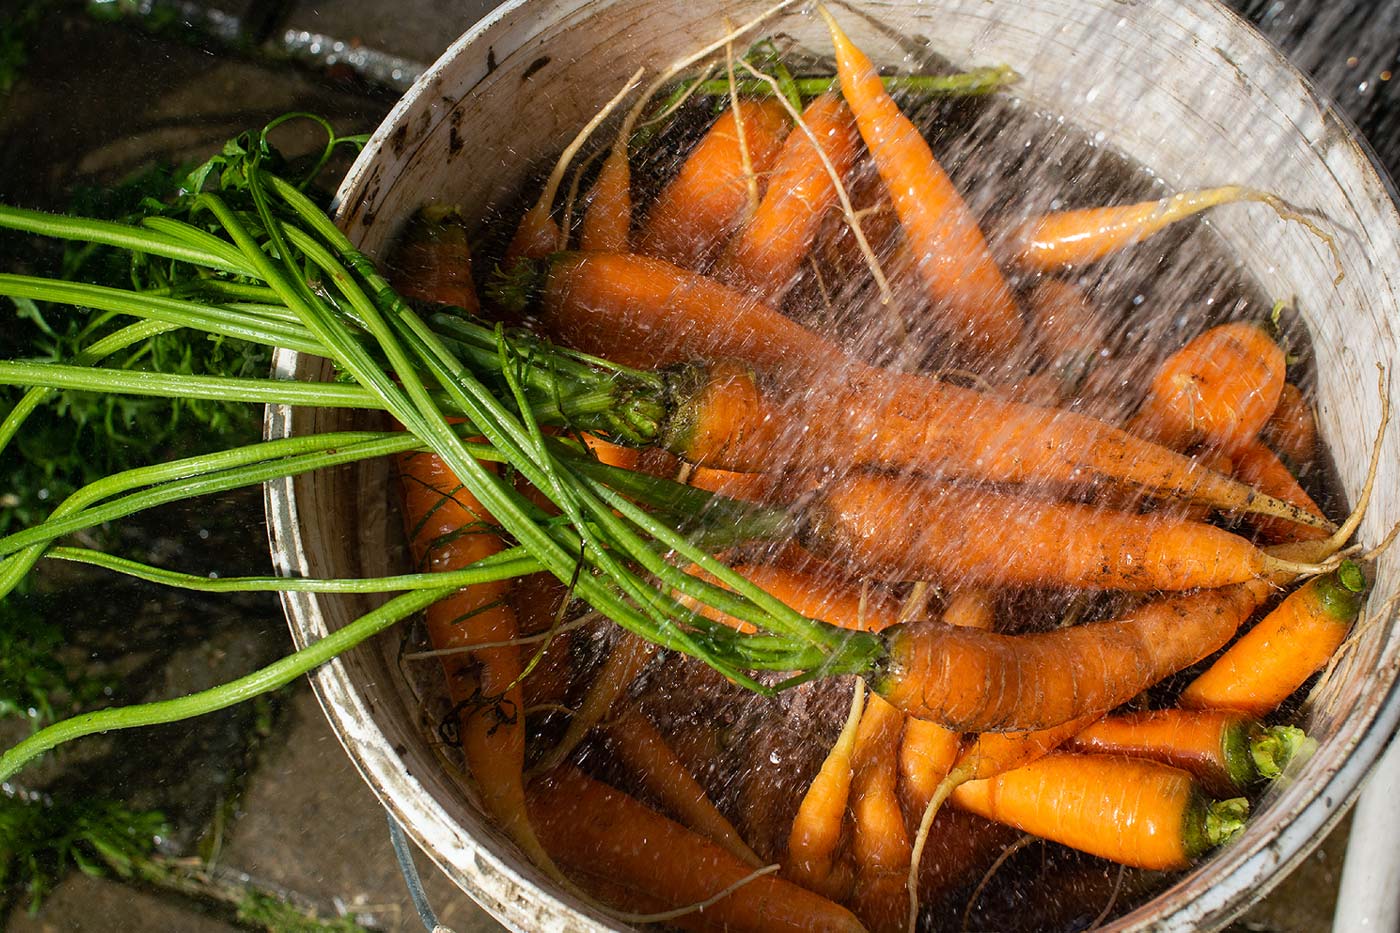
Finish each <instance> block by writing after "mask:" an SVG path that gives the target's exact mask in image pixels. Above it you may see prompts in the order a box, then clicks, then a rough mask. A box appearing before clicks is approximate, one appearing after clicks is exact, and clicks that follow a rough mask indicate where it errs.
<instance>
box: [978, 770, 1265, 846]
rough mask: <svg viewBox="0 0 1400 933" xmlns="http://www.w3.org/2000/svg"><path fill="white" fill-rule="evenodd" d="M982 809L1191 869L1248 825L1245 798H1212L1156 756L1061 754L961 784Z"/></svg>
mask: <svg viewBox="0 0 1400 933" xmlns="http://www.w3.org/2000/svg"><path fill="white" fill-rule="evenodd" d="M952 799H953V802H954V803H955V804H956V805H957V806H959V807H961V808H963V809H965V810H969V811H971V812H973V813H976V814H977V815H979V816H984V817H987V818H988V819H994V820H997V821H998V822H1003V823H1009V824H1011V825H1012V826H1015V827H1017V828H1019V829H1022V830H1025V831H1026V832H1028V833H1034V834H1035V835H1037V836H1042V837H1044V838H1046V839H1052V840H1054V841H1056V842H1059V843H1062V844H1064V845H1067V846H1070V847H1071V848H1075V849H1079V850H1081V851H1084V852H1088V853H1090V854H1092V855H1097V856H1099V857H1101V858H1106V859H1111V860H1113V861H1115V862H1119V863H1122V864H1124V865H1131V866H1135V867H1138V868H1149V869H1155V870H1159V871H1166V870H1171V869H1180V868H1185V867H1187V866H1188V865H1190V864H1191V862H1192V861H1193V860H1194V859H1196V858H1197V857H1199V856H1201V855H1203V854H1204V853H1205V852H1207V851H1209V850H1210V849H1212V848H1215V847H1216V846H1218V845H1221V844H1223V843H1225V842H1227V841H1229V840H1230V839H1232V838H1234V836H1236V835H1238V834H1239V833H1240V832H1241V831H1243V829H1244V815H1245V813H1246V812H1248V806H1249V805H1248V802H1247V801H1246V800H1245V799H1244V798H1242V797H1241V798H1234V799H1231V800H1224V801H1211V800H1209V799H1208V798H1207V797H1206V796H1205V794H1204V793H1203V792H1202V791H1201V789H1200V787H1199V785H1197V784H1196V782H1195V781H1194V780H1193V779H1192V778H1191V776H1190V775H1189V774H1187V773H1186V772H1184V771H1180V770H1178V769H1176V768H1172V767H1170V766H1168V765H1163V764H1160V763H1158V762H1155V761H1147V760H1145V759H1139V758H1121V757H1114V756H1105V755H1071V754H1064V753H1061V754H1053V755H1048V756H1046V757H1044V758H1041V759H1040V760H1038V761H1036V762H1033V763H1032V764H1029V765H1026V766H1025V767H1021V768H1017V769H1016V770H1014V771H1008V772H1005V773H1004V774H1001V775H998V776H997V777H994V778H990V779H988V780H985V781H970V782H968V783H966V784H963V785H962V786H961V787H959V788H958V789H957V790H955V791H953V797H952Z"/></svg>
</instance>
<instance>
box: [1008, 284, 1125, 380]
mask: <svg viewBox="0 0 1400 933" xmlns="http://www.w3.org/2000/svg"><path fill="white" fill-rule="evenodd" d="M1026 307H1027V309H1028V311H1029V322H1030V331H1031V337H1032V339H1033V340H1034V342H1035V345H1036V347H1037V348H1038V349H1039V351H1040V356H1041V358H1042V359H1043V360H1044V362H1045V365H1046V368H1047V370H1048V372H1049V373H1050V374H1051V375H1053V376H1055V377H1056V378H1057V379H1058V380H1059V381H1060V383H1061V384H1062V386H1063V387H1064V388H1063V389H1062V392H1064V393H1065V394H1074V393H1075V392H1077V391H1079V390H1080V389H1081V388H1089V391H1090V392H1092V391H1093V389H1092V388H1091V387H1086V386H1085V383H1086V381H1087V380H1088V378H1089V376H1090V375H1091V374H1093V375H1095V376H1096V377H1098V378H1097V380H1096V381H1102V377H1101V376H1099V374H1100V373H1102V372H1103V371H1104V370H1105V368H1106V367H1105V365H1104V364H1105V361H1106V359H1107V358H1108V356H1109V336H1110V334H1111V333H1112V330H1113V321H1112V320H1111V319H1110V318H1109V316H1108V315H1107V314H1105V313H1104V311H1103V310H1102V309H1101V308H1096V307H1094V306H1093V304H1092V303H1091V302H1090V301H1089V297H1088V296H1087V295H1086V294H1084V290H1083V289H1081V288H1080V287H1079V286H1077V285H1075V284H1074V283H1072V282H1066V281H1064V280H1063V279H1050V278H1047V279H1042V280H1041V281H1040V282H1038V283H1037V284H1036V286H1035V288H1033V289H1031V291H1030V294H1028V295H1027V296H1026Z"/></svg>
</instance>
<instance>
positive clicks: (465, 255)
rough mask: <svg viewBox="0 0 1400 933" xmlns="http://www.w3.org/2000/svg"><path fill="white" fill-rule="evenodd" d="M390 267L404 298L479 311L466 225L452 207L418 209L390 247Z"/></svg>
mask: <svg viewBox="0 0 1400 933" xmlns="http://www.w3.org/2000/svg"><path fill="white" fill-rule="evenodd" d="M390 266H391V268H392V273H391V274H392V278H393V280H394V287H395V288H397V289H398V291H399V294H401V295H403V296H404V297H405V298H410V299H413V300H415V301H427V302H433V303H436V304H444V305H452V306H453V307H457V308H461V309H462V310H463V311H466V312H467V313H468V314H476V313H477V312H478V311H480V310H481V305H480V303H479V302H478V301H477V297H476V286H475V285H474V284H473V283H472V251H471V246H470V244H469V243H468V242H467V228H466V226H465V224H464V223H463V222H462V219H461V217H459V216H458V215H457V212H456V210H455V209H453V210H443V209H441V208H425V209H424V210H422V211H419V213H418V216H417V217H415V218H414V219H413V220H412V221H411V222H410V223H409V225H408V228H407V229H406V230H405V231H404V235H403V236H402V237H401V238H400V240H399V243H398V245H397V246H395V247H394V254H393V259H392V262H391V263H390Z"/></svg>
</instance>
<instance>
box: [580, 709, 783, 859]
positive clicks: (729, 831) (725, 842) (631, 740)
mask: <svg viewBox="0 0 1400 933" xmlns="http://www.w3.org/2000/svg"><path fill="white" fill-rule="evenodd" d="M605 731H606V733H607V736H608V740H609V744H610V745H611V747H612V748H613V749H615V750H616V752H617V754H618V757H619V758H621V759H622V761H623V763H624V764H625V765H626V766H627V768H628V769H629V771H630V772H631V773H633V774H635V775H636V776H637V777H638V779H639V780H641V782H642V783H643V784H644V785H645V787H646V788H647V790H648V791H649V792H650V793H651V794H652V796H654V797H655V798H656V799H657V800H659V801H661V803H662V804H663V805H664V806H665V807H666V808H667V809H668V810H669V811H670V812H671V813H672V814H674V815H675V816H676V817H677V818H678V819H679V820H680V822H681V823H682V824H683V825H684V826H686V827H687V828H688V829H691V830H693V831H695V832H697V833H699V834H700V835H702V836H704V837H705V838H706V839H709V840H710V841H711V842H714V843H716V844H717V845H719V846H720V847H722V848H723V849H724V850H725V851H727V852H729V854H731V855H733V856H734V857H735V858H737V859H739V860H740V861H742V862H746V863H748V864H749V865H752V866H753V867H754V868H761V867H762V866H763V862H762V861H760V860H759V858H758V856H757V855H755V854H754V852H753V850H752V849H750V848H749V847H748V846H747V845H746V844H745V843H744V840H743V839H741V838H740V837H739V834H738V832H736V831H735V829H734V827H733V826H732V825H731V824H730V822H729V820H727V819H725V818H724V815H723V814H721V813H720V812H719V810H717V809H715V805H714V804H713V803H712V802H710V798H709V796H708V795H707V794H706V793H705V790H704V788H702V787H701V786H700V784H699V782H697V781H696V780H695V777H694V776H693V775H692V774H691V773H690V771H688V770H687V769H686V767H685V765H683V764H682V763H681V761H680V759H679V758H677V757H676V753H675V752H673V751H672V750H671V746H670V745H669V744H668V743H667V742H666V739H665V737H664V736H662V735H661V733H660V732H658V731H657V729H656V727H655V726H654V725H652V723H651V720H650V719H648V718H647V717H646V716H645V715H643V714H642V713H639V712H637V711H636V710H633V709H624V710H623V711H622V712H621V713H619V714H617V715H616V716H614V717H613V718H612V719H610V720H608V721H607V723H606V725H605Z"/></svg>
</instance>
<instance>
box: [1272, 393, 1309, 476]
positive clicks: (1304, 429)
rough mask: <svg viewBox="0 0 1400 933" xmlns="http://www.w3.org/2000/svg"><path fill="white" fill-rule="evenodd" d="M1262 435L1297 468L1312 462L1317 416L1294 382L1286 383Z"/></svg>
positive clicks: (1299, 468) (1273, 448)
mask: <svg viewBox="0 0 1400 933" xmlns="http://www.w3.org/2000/svg"><path fill="white" fill-rule="evenodd" d="M1260 439H1261V440H1263V441H1264V443H1266V444H1268V445H1269V447H1270V449H1272V450H1274V451H1275V452H1276V453H1277V454H1278V455H1279V456H1280V457H1282V458H1283V459H1284V460H1286V461H1288V462H1289V463H1290V464H1291V465H1292V466H1293V468H1294V469H1295V470H1301V469H1303V468H1304V467H1306V466H1308V465H1309V464H1310V463H1312V459H1313V453H1314V452H1315V451H1316V450H1317V418H1316V417H1315V416H1314V415H1313V410H1312V406H1311V405H1309V404H1308V400H1307V399H1306V398H1304V397H1303V393H1302V392H1301V391H1300V390H1299V389H1298V387H1297V386H1295V385H1294V384H1293V383H1291V382H1286V383H1284V386H1283V392H1282V393H1280V395H1279V397H1278V407H1277V408H1275V409H1274V413H1273V415H1271V416H1270V418H1269V421H1268V423H1267V424H1265V425H1264V430H1263V431H1262V432H1261V433H1260Z"/></svg>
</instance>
